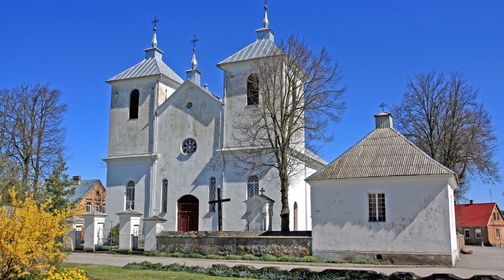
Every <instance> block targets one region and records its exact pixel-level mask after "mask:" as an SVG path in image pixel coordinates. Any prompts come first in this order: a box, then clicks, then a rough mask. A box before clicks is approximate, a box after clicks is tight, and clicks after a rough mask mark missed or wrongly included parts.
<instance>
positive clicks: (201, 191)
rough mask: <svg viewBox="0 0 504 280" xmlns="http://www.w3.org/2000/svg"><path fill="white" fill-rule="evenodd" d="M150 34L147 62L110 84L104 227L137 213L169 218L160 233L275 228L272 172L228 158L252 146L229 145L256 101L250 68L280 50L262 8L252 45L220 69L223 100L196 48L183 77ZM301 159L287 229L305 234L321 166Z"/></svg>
mask: <svg viewBox="0 0 504 280" xmlns="http://www.w3.org/2000/svg"><path fill="white" fill-rule="evenodd" d="M156 31H157V28H156V25H154V35H153V38H152V44H151V47H150V48H147V49H145V58H144V59H143V60H142V61H140V62H139V63H138V64H136V65H134V66H132V67H131V68H128V69H126V70H125V71H123V72H121V73H119V74H118V75H116V76H114V77H112V78H111V79H109V80H108V81H107V82H108V83H109V84H110V85H111V87H112V90H111V106H110V129H109V144H108V156H107V157H106V158H105V159H104V160H105V162H106V163H107V208H106V211H107V219H108V220H109V221H110V222H112V223H117V222H118V216H117V213H119V212H122V211H125V210H133V211H137V212H139V213H141V214H142V216H143V217H152V216H159V217H161V218H163V219H165V220H166V222H164V223H163V229H164V230H165V231H217V230H225V231H264V230H280V225H281V221H280V210H281V203H280V196H281V193H280V181H279V179H278V175H277V173H276V171H275V170H274V169H270V170H268V171H266V172H261V174H259V173H255V172H253V171H245V169H241V168H239V167H238V165H239V164H237V162H236V160H237V159H236V157H235V156H233V153H237V152H240V151H241V150H245V149H247V148H248V147H244V146H240V145H239V144H238V143H237V142H236V141H235V137H234V134H235V133H236V130H235V126H234V121H235V120H236V119H237V116H238V115H242V114H243V113H247V112H248V111H250V112H251V106H254V105H255V104H256V102H260V95H259V97H257V91H255V90H254V85H253V84H252V83H250V80H251V79H253V78H254V73H253V71H252V65H253V63H254V62H255V61H257V60H260V59H268V57H269V56H272V55H273V54H274V53H275V52H276V51H277V50H278V48H277V46H276V45H275V41H274V33H273V31H272V30H271V29H270V27H269V22H268V15H267V7H265V12H264V19H263V27H262V28H260V29H258V30H256V33H257V38H256V40H255V41H254V42H253V43H251V44H250V45H248V46H246V47H245V48H243V49H241V50H240V51H238V52H236V53H235V54H233V55H231V56H229V57H228V58H226V59H224V60H222V61H221V62H220V63H218V65H217V66H218V67H219V68H220V69H221V70H223V72H224V93H223V98H222V99H221V98H219V97H218V96H216V95H215V94H214V93H212V92H211V91H210V90H209V89H208V87H207V86H202V85H201V72H200V71H199V70H198V68H197V66H198V63H197V60H196V54H195V52H194V51H195V49H194V48H193V57H192V60H191V68H190V69H189V70H187V71H186V75H187V77H186V79H182V78H181V77H180V76H179V75H177V73H175V72H174V71H173V70H172V69H171V68H170V67H169V66H168V65H166V64H165V63H164V62H163V51H162V50H161V49H160V48H158V44H157V36H156ZM300 155H302V156H300V160H301V161H302V164H301V166H300V168H301V172H298V173H297V175H296V176H292V178H290V188H289V208H290V229H291V230H310V229H311V219H310V216H311V215H310V212H311V209H310V189H309V188H310V187H309V185H308V184H307V183H306V182H305V178H306V177H308V176H309V175H311V174H313V173H314V172H315V171H317V170H319V169H320V168H322V167H324V166H325V164H326V163H325V162H324V160H322V159H321V158H319V157H318V156H316V155H315V154H314V153H313V152H310V151H309V150H308V149H306V148H304V147H302V149H301V151H300ZM219 194H220V196H219ZM223 199H226V200H228V201H225V202H221V204H220V206H219V203H210V202H212V201H216V200H223ZM219 211H221V212H219ZM219 216H220V217H219ZM219 222H220V223H219ZM107 224H108V222H107Z"/></svg>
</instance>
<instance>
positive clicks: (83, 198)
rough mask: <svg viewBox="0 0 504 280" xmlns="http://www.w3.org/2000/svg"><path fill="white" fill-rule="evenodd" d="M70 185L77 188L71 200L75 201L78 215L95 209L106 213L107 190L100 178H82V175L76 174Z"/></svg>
mask: <svg viewBox="0 0 504 280" xmlns="http://www.w3.org/2000/svg"><path fill="white" fill-rule="evenodd" d="M70 187H71V188H74V189H75V192H74V194H73V195H72V196H71V197H70V201H72V202H73V203H75V205H76V209H77V214H78V215H82V214H84V213H88V212H93V211H96V212H102V213H105V198H106V195H107V192H106V190H105V187H103V184H102V183H101V181H100V180H96V179H95V180H81V177H80V176H74V177H73V184H72V185H71V186H70Z"/></svg>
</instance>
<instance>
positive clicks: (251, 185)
mask: <svg viewBox="0 0 504 280" xmlns="http://www.w3.org/2000/svg"><path fill="white" fill-rule="evenodd" d="M258 194H259V178H257V176H255V175H254V176H250V177H249V179H248V182H247V197H248V198H250V197H253V196H254V195H258Z"/></svg>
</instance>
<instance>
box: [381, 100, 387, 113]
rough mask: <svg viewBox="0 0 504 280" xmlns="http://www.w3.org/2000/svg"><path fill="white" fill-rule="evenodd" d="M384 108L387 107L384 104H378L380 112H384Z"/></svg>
mask: <svg viewBox="0 0 504 280" xmlns="http://www.w3.org/2000/svg"><path fill="white" fill-rule="evenodd" d="M386 106H387V105H386V104H385V103H383V102H382V103H381V104H380V108H381V110H382V112H385V107H386Z"/></svg>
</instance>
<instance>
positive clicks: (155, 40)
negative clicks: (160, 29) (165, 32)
mask: <svg viewBox="0 0 504 280" xmlns="http://www.w3.org/2000/svg"><path fill="white" fill-rule="evenodd" d="M158 22H159V20H158V18H157V17H154V20H153V21H152V24H153V28H152V31H154V34H153V35H152V47H153V48H157V37H156V32H157V24H158Z"/></svg>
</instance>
